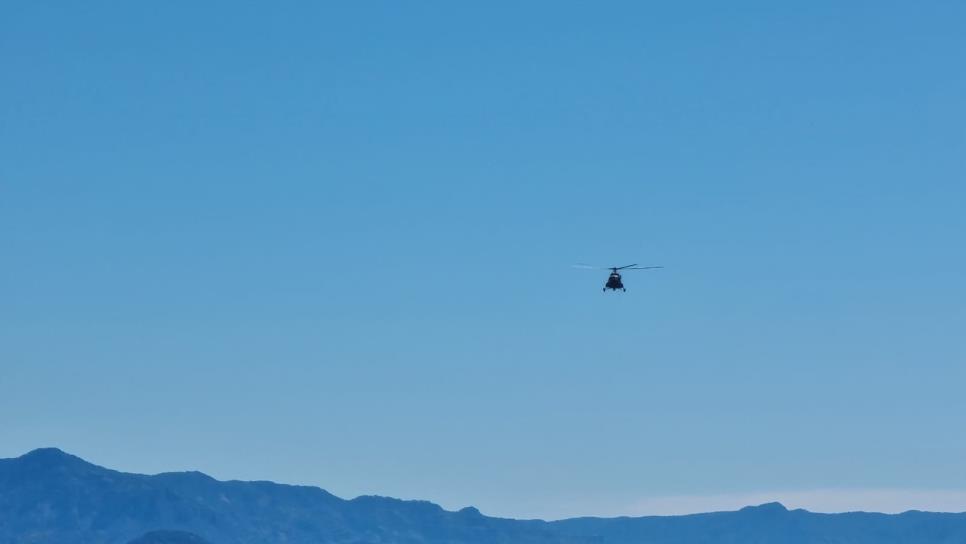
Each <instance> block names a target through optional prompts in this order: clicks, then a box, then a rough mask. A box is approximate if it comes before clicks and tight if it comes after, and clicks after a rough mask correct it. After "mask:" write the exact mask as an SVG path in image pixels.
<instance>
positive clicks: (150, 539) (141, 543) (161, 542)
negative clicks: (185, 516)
mask: <svg viewBox="0 0 966 544" xmlns="http://www.w3.org/2000/svg"><path fill="white" fill-rule="evenodd" d="M128 544H209V542H208V541H207V540H205V539H203V538H201V537H200V536H198V535H195V534H191V533H186V532H184V531H151V532H150V533H147V534H145V535H143V536H141V537H140V538H135V539H134V540H132V541H130V542H128Z"/></svg>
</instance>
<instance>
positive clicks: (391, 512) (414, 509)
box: [0, 448, 966, 544]
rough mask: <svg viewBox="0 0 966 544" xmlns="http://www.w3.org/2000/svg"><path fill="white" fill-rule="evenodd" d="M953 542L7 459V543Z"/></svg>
mask: <svg viewBox="0 0 966 544" xmlns="http://www.w3.org/2000/svg"><path fill="white" fill-rule="evenodd" d="M702 542H706V543H720V544H732V543H733V544H738V543H742V544H755V543H782V544H812V543H815V544H819V543H822V544H866V543H868V544H873V543H874V544H892V543H895V544H899V543H902V544H920V543H921V544H940V543H941V544H952V543H966V514H945V513H931V512H918V511H910V512H905V513H902V514H895V515H887V514H875V513H863V512H852V513H843V514H817V513H813V512H808V511H805V510H787V509H786V508H785V507H784V506H782V505H781V504H778V503H770V504H763V505H760V506H750V507H747V508H743V509H741V510H738V511H734V512H714V513H707V514H693V515H687V516H648V517H637V518H574V519H567V520H561V521H552V522H547V521H540V520H513V519H503V518H493V517H488V516H484V515H482V514H481V513H480V512H479V511H478V510H476V509H475V508H464V509H462V510H459V511H456V512H452V511H447V510H444V509H443V508H441V507H440V506H438V505H436V504H433V503H430V502H425V501H404V500H399V499H392V498H386V497H373V496H364V497H358V498H355V499H351V500H345V499H341V498H339V497H336V496H334V495H332V494H330V493H328V492H326V491H324V490H322V489H319V488H317V487H305V486H292V485H282V484H276V483H272V482H240V481H218V480H215V479H213V478H211V477H209V476H207V475H205V474H202V473H199V472H179V473H164V474H157V475H153V476H148V475H142V474H130V473H124V472H118V471H114V470H110V469H107V468H103V467H100V466H97V465H94V464H91V463H88V462H87V461H84V460H83V459H80V458H78V457H75V456H72V455H69V454H67V453H64V452H62V451H60V450H58V449H53V448H47V449H39V450H34V451H32V452H30V453H28V454H26V455H23V456H21V457H17V458H14V459H0V544H276V543H284V544H322V543H326V544H329V543H331V544H389V543H393V544H431V543H432V544H435V543H439V544H442V543H447V544H484V543H485V544H501V543H503V544H535V543H540V544H632V543H634V544H637V543H640V544H645V543H646V544H685V543H689V544H690V543H702Z"/></svg>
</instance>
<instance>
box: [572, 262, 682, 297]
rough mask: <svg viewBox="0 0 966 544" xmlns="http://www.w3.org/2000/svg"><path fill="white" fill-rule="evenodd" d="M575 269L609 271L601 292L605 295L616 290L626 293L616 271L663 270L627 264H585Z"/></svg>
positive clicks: (619, 275)
mask: <svg viewBox="0 0 966 544" xmlns="http://www.w3.org/2000/svg"><path fill="white" fill-rule="evenodd" d="M574 267H575V268H585V269H591V270H610V275H609V276H608V277H607V283H605V284H604V288H603V289H602V291H604V292H605V293H606V292H607V290H608V289H610V290H611V291H617V290H618V289H619V290H620V291H622V292H626V291H627V288H625V287H624V281H623V280H622V279H621V274H620V272H618V270H654V269H656V268H664V267H663V266H637V264H629V265H625V266H604V267H600V266H589V265H585V264H579V265H574Z"/></svg>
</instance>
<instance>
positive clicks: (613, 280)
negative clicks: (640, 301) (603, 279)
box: [604, 272, 627, 291]
mask: <svg viewBox="0 0 966 544" xmlns="http://www.w3.org/2000/svg"><path fill="white" fill-rule="evenodd" d="M608 289H610V290H611V291H617V290H618V289H620V290H621V291H627V289H625V288H624V282H622V281H621V275H620V274H618V273H617V272H611V273H610V276H609V277H608V278H607V283H606V284H604V291H606V290H608Z"/></svg>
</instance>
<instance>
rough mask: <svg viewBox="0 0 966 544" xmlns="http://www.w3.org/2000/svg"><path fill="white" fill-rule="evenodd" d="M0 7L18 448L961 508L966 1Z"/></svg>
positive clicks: (562, 506)
mask: <svg viewBox="0 0 966 544" xmlns="http://www.w3.org/2000/svg"><path fill="white" fill-rule="evenodd" d="M0 9H2V14H0V68H2V69H0V108H2V109H0V119H2V123H0V149H2V150H3V152H2V156H3V159H2V160H0V250H2V253H0V255H2V266H0V301H2V304H0V457H11V456H16V455H19V454H22V453H24V452H26V451H28V450H30V449H32V448H35V447H40V446H58V447H61V448H62V449H65V450H67V451H70V452H72V453H75V454H78V455H81V456H83V457H85V458H88V459H90V460H92V461H95V462H97V463H99V464H104V465H107V466H111V467H114V468H119V469H123V470H130V471H137V472H158V471H164V470H183V469H199V470H203V471H205V472H208V473H210V474H212V475H214V476H216V477H219V478H237V479H272V480H277V481H283V482H290V483H302V484H314V485H320V486H322V487H324V488H326V489H329V490H330V491H332V492H334V493H336V494H339V495H342V496H347V497H348V496H354V495H358V494H364V493H365V494H368V493H378V494H384V495H393V496H399V497H405V498H425V499H431V500H434V501H437V502H440V503H441V504H443V505H444V506H446V507H449V508H458V507H462V506H465V505H468V504H473V505H476V506H478V507H480V508H481V510H483V511H484V512H485V513H490V514H499V515H508V516H543V517H560V516H565V515H574V514H625V513H648V512H656V513H667V512H676V511H692V510H699V509H713V508H715V507H719V506H720V507H727V506H733V505H738V504H739V503H741V502H745V501H753V500H759V499H761V500H762V501H764V500H766V499H769V498H775V499H780V500H785V501H786V502H790V503H792V504H799V505H804V506H808V507H810V508H814V509H819V510H821V509H825V510H836V509H850V508H869V509H885V510H888V509H890V508H892V509H901V508H903V507H916V506H922V507H926V506H928V507H930V508H932V509H944V508H945V509H958V510H966V472H964V471H963V470H962V459H963V458H964V456H966V434H964V433H962V432H961V429H962V428H963V425H964V423H966V421H964V417H963V414H966V400H964V396H963V395H962V384H963V383H964V380H966V366H964V363H966V360H964V359H966V348H964V339H963V334H962V331H963V330H964V326H966V310H964V308H966V287H964V280H966V273H964V270H966V258H964V255H963V250H962V240H963V234H964V233H966V218H964V214H963V203H964V201H966V185H964V180H966V153H964V152H966V131H964V128H963V127H964V126H966V101H964V97H966V75H964V73H963V70H962V69H961V68H962V63H963V58H964V55H966V36H964V35H963V33H962V21H963V20H964V17H966V7H964V6H963V4H962V3H960V2H943V1H937V2H930V3H927V4H917V5H915V6H913V5H911V4H909V3H908V2H888V1H887V2H848V3H842V2H825V1H819V2H810V3H808V5H801V6H791V5H779V4H776V3H774V2H764V1H761V2H733V3H730V4H729V5H728V6H723V5H721V4H720V3H717V2H680V3H674V4H673V5H672V4H670V3H668V4H663V5H656V4H652V5H648V4H647V3H643V2H624V3H620V2H615V3H609V4H606V5H595V6H592V5H590V4H586V3H570V2H530V3H526V4H524V5H520V4H518V3H501V4H493V3H487V4H486V5H483V4H480V5H477V6H469V5H460V6H457V5H454V4H452V3H444V2H423V3H418V4H415V5H413V4H410V5H407V6H402V5H400V4H398V3H390V2H383V3H380V2H376V3H367V4H365V5H363V4H352V5H349V4H344V5H336V4H335V3H331V4H323V3H316V2H292V3H288V4H286V5H285V6H281V7H279V6H275V5H270V4H269V3H244V4H243V5H240V3H237V2H209V3H204V4H203V5H202V4H198V3H195V2H169V3H165V4H164V5H163V6H162V5H160V4H151V3H139V4H136V3H108V2H85V3H82V4H60V5H57V4H55V3H43V2H6V3H4V4H3V5H2V7H0ZM575 262H592V263H599V264H602V265H612V264H614V265H619V264H628V263H632V262H637V263H641V264H647V265H650V264H660V265H664V266H666V267H667V268H666V269H664V270H661V271H656V272H637V273H633V272H632V273H628V274H627V275H626V276H625V279H626V283H627V286H628V292H627V293H626V294H619V295H618V294H610V293H608V294H607V295H603V294H602V293H601V292H600V287H601V285H602V282H603V280H604V279H605V275H606V273H596V272H592V271H585V270H574V269H572V268H570V266H569V265H570V264H572V263H575ZM890 501H891V502H890Z"/></svg>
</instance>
